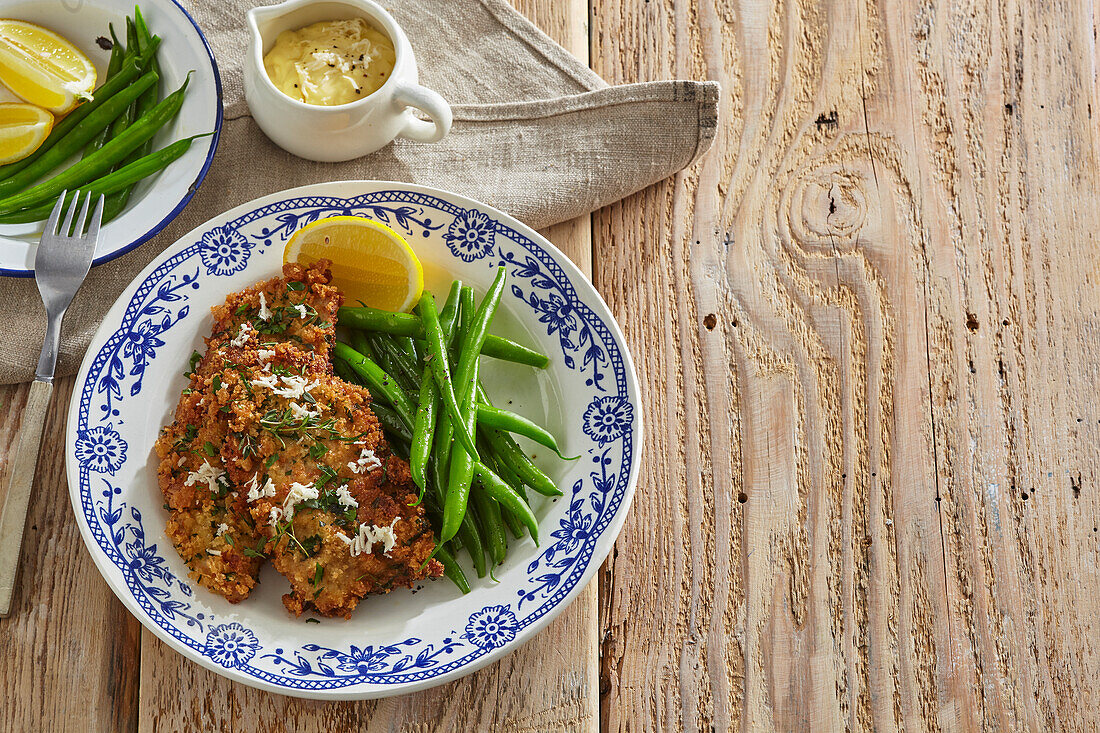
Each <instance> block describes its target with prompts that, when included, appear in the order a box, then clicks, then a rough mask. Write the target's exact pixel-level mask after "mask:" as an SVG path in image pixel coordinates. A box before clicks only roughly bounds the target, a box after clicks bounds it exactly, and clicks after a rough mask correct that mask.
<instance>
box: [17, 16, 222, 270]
mask: <svg viewBox="0 0 1100 733" xmlns="http://www.w3.org/2000/svg"><path fill="white" fill-rule="evenodd" d="M3 5H4V7H3V17H5V18H18V19H20V20H26V21H30V22H32V23H37V24H39V25H41V26H44V27H46V28H49V29H50V30H53V31H55V32H57V33H60V34H61V35H63V36H64V37H66V38H68V39H69V40H70V41H72V42H73V43H74V44H75V45H76V46H77V47H78V48H79V49H80V50H81V51H83V52H84V53H85V54H87V55H88V58H90V59H91V60H92V62H93V63H94V64H95V65H96V70H97V71H98V72H99V82H100V83H102V82H103V78H104V72H105V71H106V69H107V60H108V59H109V58H110V55H111V52H110V51H108V50H105V49H103V48H101V47H100V46H99V45H98V44H97V43H96V39H98V38H99V37H101V36H103V37H106V36H107V25H108V23H113V24H114V27H115V33H116V34H118V35H119V36H120V37H122V38H125V36H126V15H127V13H129V14H130V15H133V13H134V0H65V1H63V2H42V0H5V2H4V4H3ZM141 14H142V16H144V18H145V20H146V22H147V23H148V24H149V29H150V31H152V32H153V33H155V34H157V35H159V36H160V38H161V45H160V49H159V50H158V51H157V63H158V64H160V71H161V82H160V85H161V94H167V93H168V92H169V91H171V90H174V89H178V88H179V86H180V85H181V84H182V83H183V80H184V78H185V77H186V76H187V75H188V74H189V73H190V74H191V82H190V84H189V85H188V87H187V97H186V98H185V99H184V102H183V107H182V108H181V109H180V112H179V114H178V115H177V116H176V118H175V119H174V120H172V121H171V122H169V123H168V124H167V125H165V126H164V127H163V128H162V129H161V130H160V131H159V132H158V133H157V135H156V137H154V138H153V147H154V149H160V148H163V147H164V146H165V145H167V144H168V143H170V142H172V141H173V140H180V139H182V138H185V137H189V136H191V135H198V134H200V133H204V132H213V133H214V134H213V135H212V136H211V137H204V138H201V139H199V140H196V141H195V142H194V143H192V144H191V147H190V148H188V150H187V152H186V153H184V154H183V157H181V158H180V159H179V160H176V161H174V162H173V163H172V164H171V165H170V166H168V167H167V168H165V169H164V170H163V171H161V172H159V173H157V174H156V175H154V176H150V177H149V178H147V179H145V180H143V181H141V182H139V183H138V184H137V185H136V186H134V190H133V193H132V194H131V196H130V202H129V204H128V205H127V207H126V210H125V211H123V212H122V213H121V214H119V215H118V216H117V217H116V218H115V219H113V220H112V221H110V222H108V223H107V224H104V225H103V229H102V231H101V232H100V236H99V243H98V244H97V246H96V251H95V260H94V261H93V264H96V265H99V264H102V263H104V262H107V261H109V260H112V259H114V258H115V257H118V256H119V255H122V254H125V253H126V252H129V251H130V250H132V249H133V248H135V247H137V246H138V245H140V244H142V243H143V242H146V241H148V240H149V238H151V237H152V236H153V235H154V234H156V233H157V232H159V231H160V230H161V229H163V228H164V227H165V226H167V225H168V222H170V221H172V219H174V218H175V217H176V215H177V214H179V213H180V212H181V211H182V210H183V207H184V206H185V205H186V204H187V202H188V201H190V200H191V197H192V196H193V195H194V194H195V191H196V190H197V189H198V187H199V185H200V184H201V183H202V179H203V178H204V177H205V176H206V171H207V169H208V168H209V167H210V163H211V161H213V159H214V151H215V150H217V147H218V133H219V132H220V131H221V125H222V83H221V77H219V75H218V65H217V63H216V62H215V61H214V54H213V53H212V52H211V50H210V46H208V45H207V43H206V38H205V37H203V35H202V31H200V30H199V26H198V25H197V24H196V23H195V21H194V20H193V19H192V18H191V16H190V15H188V13H187V11H186V10H184V9H183V6H182V5H181V4H180V3H178V2H176V0H141ZM15 99H16V98H15V96H14V95H12V94H11V92H8V91H7V90H6V89H5V88H3V87H2V86H0V101H9V100H12V101H14V100H15ZM74 161H75V157H74ZM41 235H42V223H41V222H39V223H37V224H2V225H0V275H9V276H13V277H34V256H35V253H36V251H37V249H38V240H39V238H40V237H41Z"/></svg>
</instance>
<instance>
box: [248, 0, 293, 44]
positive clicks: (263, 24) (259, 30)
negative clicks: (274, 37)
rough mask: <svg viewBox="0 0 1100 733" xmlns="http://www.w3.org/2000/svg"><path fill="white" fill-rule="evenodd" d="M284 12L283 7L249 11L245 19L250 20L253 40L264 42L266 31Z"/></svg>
mask: <svg viewBox="0 0 1100 733" xmlns="http://www.w3.org/2000/svg"><path fill="white" fill-rule="evenodd" d="M283 10H284V8H283V6H281V5H268V6H265V7H257V8H252V9H251V10H249V11H248V13H246V16H245V17H247V18H248V30H249V32H250V33H251V34H252V40H254V41H261V42H262V41H263V37H264V30H266V28H267V26H268V25H269V24H270V23H271V21H272V20H274V19H275V18H277V17H279V15H281V14H282V13H283Z"/></svg>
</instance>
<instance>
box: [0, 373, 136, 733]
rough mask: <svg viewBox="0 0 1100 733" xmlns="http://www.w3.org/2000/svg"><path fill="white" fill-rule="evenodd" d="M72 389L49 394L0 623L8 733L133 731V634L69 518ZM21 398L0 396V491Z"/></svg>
mask: <svg viewBox="0 0 1100 733" xmlns="http://www.w3.org/2000/svg"><path fill="white" fill-rule="evenodd" d="M72 388H73V379H72V378H68V379H62V380H59V381H58V382H57V384H56V386H55V389H54V394H53V401H52V403H51V405H50V410H49V414H48V416H47V419H46V428H45V431H44V440H43V446H42V453H41V455H40V456H39V463H38V473H37V476H36V480H35V486H34V491H33V493H32V496H31V503H30V510H29V514H28V517H27V527H26V533H25V535H24V540H23V558H22V563H23V568H22V573H21V575H20V578H19V584H18V587H17V589H16V594H15V599H14V605H13V606H12V614H11V616H10V617H9V618H6V619H3V620H0V650H2V658H3V664H0V685H2V686H3V689H4V690H5V691H6V693H5V695H4V696H3V699H2V700H0V721H3V725H4V726H5V727H9V728H10V729H11V730H45V729H50V730H95V731H120V732H122V731H132V730H136V729H137V689H138V662H139V656H138V652H139V643H140V629H141V625H140V624H139V623H138V621H137V620H136V619H135V618H134V617H133V616H131V615H130V613H129V612H128V611H127V610H126V609H125V608H124V607H123V605H122V604H121V603H120V602H119V601H118V600H117V599H116V598H115V596H114V593H112V592H111V590H110V588H108V587H107V584H106V583H105V582H104V581H103V579H102V578H101V577H100V575H99V572H98V571H97V570H96V569H95V566H94V564H93V563H92V559H91V557H90V556H89V555H88V553H87V551H86V550H85V549H84V543H83V542H82V541H81V539H80V532H79V530H78V529H77V526H76V520H75V519H74V517H73V511H72V505H71V504H70V502H69V489H68V486H67V484H66V480H65V467H64V450H65V443H64V432H65V420H66V414H67V412H68V405H69V397H70V395H71V394H72ZM27 389H28V385H17V386H3V387H0V464H2V465H0V486H2V487H6V486H7V478H6V476H7V470H8V459H9V457H10V447H11V446H12V445H13V443H14V439H15V435H16V433H17V430H18V425H19V423H20V414H21V412H22V409H23V406H24V405H25V404H26V395H27ZM3 490H4V489H0V491H3ZM0 500H2V497H0Z"/></svg>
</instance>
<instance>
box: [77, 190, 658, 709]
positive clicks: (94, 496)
mask: <svg viewBox="0 0 1100 733" xmlns="http://www.w3.org/2000/svg"><path fill="white" fill-rule="evenodd" d="M335 215H357V216H366V217H370V218H373V219H376V220H379V221H382V222H383V223H386V224H388V225H390V226H391V227H393V228H395V229H397V230H399V231H401V232H402V233H403V234H404V235H406V236H408V237H410V238H413V237H418V236H423V237H427V236H431V235H432V234H433V233H434V234H437V235H441V236H442V237H443V240H444V241H445V242H446V244H447V247H448V248H449V249H450V250H451V252H452V253H453V254H454V256H455V257H457V258H460V259H462V260H463V261H465V262H474V261H478V260H482V261H484V263H485V264H486V266H487V267H497V266H500V265H503V266H505V267H506V268H507V269H508V272H509V279H510V282H511V283H512V287H511V293H512V296H513V297H514V298H515V299H516V300H517V301H518V302H519V303H521V304H522V305H523V307H527V308H530V309H531V311H532V312H533V314H534V315H535V316H536V317H537V321H538V322H539V323H541V324H543V325H544V326H545V328H546V332H547V334H548V335H550V336H553V337H555V338H556V340H557V343H558V345H559V347H560V353H559V354H552V357H554V358H560V359H561V361H562V363H563V364H565V365H566V367H567V368H568V369H570V370H572V371H575V372H578V373H579V374H580V375H581V376H582V377H583V379H584V384H585V385H586V390H587V392H588V394H586V395H584V396H583V398H584V399H585V400H586V404H587V409H585V411H584V415H583V424H582V425H580V426H579V428H580V430H582V431H583V433H584V435H585V436H587V438H588V439H589V440H590V441H591V442H590V444H589V449H588V450H587V451H586V454H587V456H588V458H586V459H584V460H590V461H591V470H590V471H589V473H588V475H587V477H585V478H580V479H578V480H577V481H576V482H575V483H574V484H573V486H572V487H571V489H570V490H569V491H567V499H568V501H569V505H568V510H567V511H566V512H565V516H564V517H563V518H561V519H560V521H558V523H557V526H556V527H555V528H553V530H552V531H550V532H548V534H549V536H550V537H551V541H550V542H544V544H543V546H542V548H541V549H540V553H541V554H539V556H538V557H537V558H536V559H535V560H533V561H531V562H530V563H529V565H528V566H527V568H526V571H527V577H526V581H525V582H524V583H523V584H522V587H521V588H520V589H519V591H518V593H517V595H516V597H515V599H514V601H513V602H511V603H503V604H502V603H495V604H494V605H487V606H484V607H482V608H480V609H478V610H476V611H475V612H473V613H472V614H470V615H469V616H468V617H467V618H465V620H456V626H455V628H453V629H450V630H449V633H441V634H439V635H437V637H436V638H432V639H421V638H416V637H410V638H407V639H403V640H401V641H399V642H396V643H393V644H388V645H382V646H370V645H368V646H356V645H354V644H352V645H349V646H347V647H344V648H339V649H337V648H330V647H325V646H321V645H318V644H301V645H300V646H299V647H297V648H289V647H286V646H283V645H273V644H272V645H269V644H267V643H266V641H265V640H264V639H261V638H259V637H258V636H257V635H256V633H254V631H253V630H252V629H249V628H248V627H247V626H244V625H242V624H241V623H239V622H238V621H229V620H228V619H222V618H218V617H216V616H215V615H214V614H211V613H210V612H209V611H205V612H204V611H202V610H200V608H199V606H200V605H201V604H198V603H196V599H195V594H196V591H195V590H193V589H192V588H191V585H190V582H189V580H188V579H187V578H186V577H177V576H176V575H175V574H174V573H173V572H172V570H171V569H170V567H169V562H168V560H167V557H169V556H171V555H173V554H174V552H175V551H174V549H173V548H172V547H171V546H170V545H168V544H167V543H165V545H166V546H164V547H160V546H158V545H157V544H151V543H150V541H149V539H148V538H149V536H150V534H149V533H147V532H146V530H145V528H144V526H143V522H144V521H145V520H146V519H147V518H145V517H142V515H141V512H140V511H139V510H138V509H137V508H136V507H134V506H129V505H128V504H127V503H126V502H125V501H123V497H122V493H123V492H122V488H121V487H120V486H119V485H117V484H116V482H115V481H114V479H113V477H114V476H115V474H116V473H117V472H118V471H119V469H120V468H121V467H122V466H123V465H124V463H125V461H126V460H127V458H128V455H130V456H131V457H133V458H134V459H136V460H143V461H144V460H146V459H145V458H144V456H143V455H137V456H135V455H134V454H135V453H136V454H141V453H142V452H143V451H147V446H141V447H133V448H131V447H130V446H128V445H127V441H126V439H125V437H124V436H123V434H122V433H121V432H120V431H119V430H118V429H116V425H115V424H114V423H113V422H112V421H117V420H118V419H119V415H120V410H119V408H120V406H123V405H125V404H126V403H127V402H128V401H131V400H138V399H140V396H141V393H142V391H143V389H144V388H145V385H144V383H143V381H142V379H143V376H144V374H145V371H146V369H147V367H148V365H149V364H151V363H152V362H153V360H154V359H155V358H156V356H157V351H158V349H159V348H161V347H162V346H164V344H165V341H164V338H163V337H164V335H165V334H166V333H167V332H168V331H170V330H171V329H173V328H175V327H177V326H178V324H179V323H181V322H182V321H184V320H185V319H187V318H188V317H189V315H190V314H191V307H190V305H189V304H188V299H189V293H191V292H193V291H194V290H197V289H198V288H199V281H200V278H203V279H211V278H219V277H223V276H227V275H232V274H234V273H237V272H240V271H241V270H243V269H244V268H245V267H246V266H247V264H248V261H249V259H250V257H251V256H252V254H253V253H254V252H257V251H259V252H264V251H266V249H267V248H269V247H273V246H274V247H278V248H279V249H281V248H282V243H284V242H285V241H286V239H287V238H288V237H289V236H290V234H292V233H293V232H294V231H296V230H297V229H299V228H300V227H302V226H304V225H305V224H308V223H310V222H312V221H316V220H317V219H319V218H322V217H327V216H335ZM628 371H629V366H628V363H627V361H624V355H623V352H622V350H621V348H620V346H619V344H618V343H617V341H616V339H615V337H614V334H613V332H612V330H611V329H609V328H608V326H607V324H606V323H604V321H603V320H602V319H601V318H600V316H598V315H597V314H596V313H595V312H594V311H593V310H592V309H591V308H590V307H589V306H588V305H587V304H586V303H584V302H583V301H582V300H581V299H580V297H579V296H578V294H577V292H576V290H575V288H574V286H573V284H572V283H571V282H570V281H569V279H568V276H567V275H566V273H565V272H564V271H563V270H562V269H561V267H560V266H559V265H558V264H557V262H556V261H555V260H554V258H553V257H552V256H551V255H550V254H549V253H548V252H546V251H545V250H544V249H543V248H542V247H541V246H539V245H538V244H537V243H535V242H534V241H532V240H531V239H529V238H528V237H527V236H525V235H523V234H522V233H520V232H518V231H516V230H515V229H513V228H511V227H509V226H506V225H505V224H503V223H501V222H498V221H495V220H493V219H492V218H491V217H489V216H488V215H487V214H485V213H484V212H482V211H479V210H474V209H463V208H462V207H460V206H457V205H455V204H452V203H450V202H448V201H445V200H443V199H440V198H438V197H435V196H432V195H428V194H426V193H422V192H419V191H415V190H385V191H377V192H374V193H369V194H365V195H362V196H357V197H354V198H349V199H345V198H338V197H331V196H303V197H300V198H293V199H285V200H281V201H277V202H275V203H272V204H269V205H266V206H261V207H259V208H257V209H254V210H252V211H249V212H248V213H246V214H244V215H243V216H240V217H238V218H236V219H234V220H232V221H230V222H228V223H227V224H225V225H224V226H216V227H211V228H210V229H208V230H206V231H204V232H202V233H201V234H200V235H199V236H198V237H196V238H194V241H192V242H191V243H190V244H187V245H186V246H185V247H184V248H183V249H182V250H181V251H179V252H178V253H176V254H175V255H173V256H171V257H170V258H168V259H167V260H166V261H165V262H164V263H162V264H161V265H160V266H158V267H157V268H155V269H154V270H153V271H152V272H151V273H150V274H149V275H148V276H147V277H146V278H145V279H144V280H143V281H142V282H141V283H140V285H139V286H138V288H137V290H136V292H135V293H134V295H133V296H132V298H131V299H130V301H129V303H128V304H127V306H126V308H125V311H124V313H123V316H122V318H121V321H120V325H119V328H118V329H117V330H116V331H114V332H113V333H112V334H111V335H110V336H109V337H108V338H107V339H106V341H105V343H104V344H103V346H102V347H101V348H100V349H99V350H98V351H97V352H96V353H95V355H94V358H93V359H92V361H91V364H90V367H89V368H88V371H87V373H86V375H85V377H84V378H83V381H82V382H81V383H80V384H79V385H78V388H79V390H80V391H79V402H78V403H77V404H78V414H77V417H76V433H75V459H76V461H77V465H78V467H79V477H78V499H79V510H80V512H81V513H82V514H83V519H84V521H85V522H86V523H87V528H88V530H89V531H90V533H91V535H92V537H93V538H94V542H95V543H96V545H98V548H99V549H100V550H101V551H102V553H103V554H104V555H105V556H106V558H107V560H108V561H109V563H110V564H112V565H113V566H114V567H115V568H117V570H118V571H119V572H120V573H121V575H122V578H123V579H124V582H125V585H126V590H127V592H128V593H129V595H130V598H131V599H132V600H133V602H134V603H136V604H137V606H139V607H140V608H141V610H142V612H144V614H145V615H146V616H147V619H148V623H151V624H152V625H155V626H156V627H157V628H159V629H160V630H161V631H163V632H164V633H165V634H167V635H169V636H171V637H172V638H174V639H176V640H177V641H178V642H179V643H180V644H182V645H184V646H186V647H188V648H189V649H190V650H193V652H194V653H195V654H196V655H199V656H202V657H205V658H206V659H208V660H210V661H211V662H213V663H214V664H216V665H219V666H221V667H224V668H226V669H232V670H235V671H236V672H238V673H240V674H243V675H245V676H247V677H249V678H251V679H253V680H256V681H258V682H262V683H266V684H268V685H273V686H278V687H281V688H285V689H287V690H311V691H315V690H326V689H336V688H344V687H348V686H354V685H396V684H404V683H410V682H420V681H424V680H429V679H431V678H434V677H438V676H440V675H444V674H446V673H448V672H451V671H454V670H456V669H459V668H462V667H465V666H468V665H470V664H471V663H474V662H476V661H477V660H479V659H480V658H482V657H484V656H485V655H486V654H489V653H491V652H493V651H494V650H497V649H500V648H502V647H504V646H506V645H507V644H509V643H510V642H512V641H513V640H514V639H515V638H516V637H517V635H518V634H520V633H521V632H522V631H523V630H524V629H525V628H527V627H529V626H531V625H532V624H535V623H537V622H538V621H539V619H541V618H543V617H544V616H545V615H546V614H547V613H549V612H550V611H551V610H553V609H554V608H555V607H556V606H558V605H559V604H561V603H562V602H563V601H564V600H565V599H566V597H567V596H568V595H569V594H570V593H571V592H572V591H573V590H574V589H575V588H576V587H577V584H578V583H579V582H580V580H581V578H582V577H583V576H584V574H585V571H586V570H587V569H588V567H589V566H590V564H591V562H592V559H593V553H594V551H595V549H596V545H597V541H598V540H599V539H600V537H601V535H602V534H603V533H604V532H605V531H607V529H608V527H609V526H610V525H611V523H612V522H613V520H614V519H615V517H616V514H617V512H618V511H619V509H620V507H621V506H622V504H623V501H624V499H625V498H626V497H627V496H628V495H629V482H630V476H631V473H632V472H631V467H632V464H633V461H634V452H635V437H636V435H635V433H636V430H637V428H638V425H639V422H638V420H637V409H636V405H634V404H633V403H632V402H631V399H632V398H631V395H630V394H629V380H628ZM570 397H574V395H570ZM576 397H577V398H578V399H580V398H581V395H576ZM151 521H153V522H154V523H160V522H162V521H163V517H159V516H158V517H154V518H153V519H152V520H151ZM547 529H550V528H549V527H548V528H547ZM197 592H199V593H205V592H206V591H203V590H199V591H197ZM494 600H500V599H499V596H498V597H496V598H495V599H494Z"/></svg>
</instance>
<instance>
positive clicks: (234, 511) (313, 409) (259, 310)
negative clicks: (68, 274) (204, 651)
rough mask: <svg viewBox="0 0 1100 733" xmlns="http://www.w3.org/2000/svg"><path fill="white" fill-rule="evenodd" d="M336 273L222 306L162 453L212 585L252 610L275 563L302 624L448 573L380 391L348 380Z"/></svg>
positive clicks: (287, 270)
mask: <svg viewBox="0 0 1100 733" xmlns="http://www.w3.org/2000/svg"><path fill="white" fill-rule="evenodd" d="M327 268H328V262H326V261H323V260H322V261H320V262H318V263H316V264H314V265H313V266H310V267H302V266H300V265H297V264H293V263H291V264H287V265H284V266H283V277H281V278H273V279H271V280H268V281H265V282H262V283H259V284H257V285H255V286H253V287H251V288H247V289H245V290H242V291H240V292H238V293H234V294H232V295H230V296H229V297H228V298H227V299H226V302H225V303H224V304H223V305H220V306H216V307H215V308H213V309H212V311H213V314H214V318H215V324H214V328H213V330H212V334H211V336H210V337H209V338H208V339H206V343H207V352H206V354H205V356H202V357H201V358H200V359H199V361H198V364H197V365H193V370H192V373H191V374H190V380H191V381H190V385H189V387H188V388H187V389H186V390H184V394H183V396H182V397H181V399H180V403H179V406H178V407H177V411H176V420H175V422H174V423H173V424H172V425H170V426H168V427H167V428H165V429H164V431H163V432H162V435H161V438H160V440H158V442H157V453H158V455H159V456H160V457H161V468H160V479H161V488H162V490H163V491H164V494H165V497H166V498H167V499H168V504H167V507H168V508H169V511H170V513H171V517H170V519H169V522H168V532H169V535H170V536H171V537H172V540H173V543H174V544H175V545H176V548H177V550H179V552H180V555H181V556H182V557H183V558H184V560H185V561H186V562H187V563H188V566H189V567H190V568H191V571H192V572H191V575H192V577H194V578H196V580H197V581H198V582H199V583H200V584H202V585H204V586H205V587H207V588H209V589H210V590H212V591H214V592H216V593H220V594H222V595H224V596H226V598H228V599H229V600H230V601H233V602H237V601H239V600H242V599H243V598H245V597H247V595H248V593H249V591H250V590H251V589H252V587H253V586H254V585H255V583H256V575H257V573H258V571H259V567H260V563H261V562H262V559H263V558H264V557H268V556H269V557H270V558H271V560H272V564H273V565H274V566H275V568H276V569H277V570H278V571H279V572H281V573H282V574H283V575H284V576H286V577H287V579H288V580H289V581H290V585H291V592H290V593H288V594H287V595H285V596H284V597H283V602H284V604H285V605H286V607H287V608H288V609H289V610H290V611H291V612H293V613H295V614H301V613H302V612H303V611H304V610H306V609H308V608H312V609H315V610H317V611H318V612H319V613H321V614H323V615H327V616H343V617H345V618H347V617H350V615H351V612H352V610H353V609H354V608H355V607H356V605H357V604H358V602H359V600H360V599H361V598H363V597H364V596H366V595H368V594H371V593H385V592H389V591H390V590H391V589H392V588H395V587H401V586H411V585H412V584H413V583H414V582H415V581H417V580H420V579H423V578H429V577H438V576H440V575H441V574H442V571H443V568H442V566H441V565H440V564H439V562H437V561H436V560H429V559H428V558H429V557H430V555H431V552H432V550H433V548H434V539H433V536H432V528H431V525H430V523H429V522H428V520H427V518H426V517H425V515H424V508H423V507H422V506H416V507H413V506H410V504H412V503H413V502H414V501H415V499H416V496H417V492H416V489H415V487H414V485H413V483H412V480H411V478H410V476H409V470H408V464H406V463H405V462H404V461H402V460H401V459H399V458H397V457H395V456H393V455H391V453H390V451H389V448H388V446H387V445H386V443H385V441H384V440H383V438H382V431H381V428H380V427H379V425H378V421H377V419H376V418H375V417H374V413H373V412H371V410H370V399H371V398H370V393H369V392H368V391H367V390H366V389H364V388H362V387H358V386H355V385H351V384H348V383H346V382H344V381H343V380H340V379H338V378H336V377H334V376H333V375H332V365H331V361H330V351H331V348H332V343H333V341H334V339H335V320H336V311H337V309H338V308H339V306H340V302H341V300H342V298H341V296H340V294H339V292H338V291H337V290H336V289H335V288H333V287H332V286H330V285H329V284H328V283H329V273H328V270H327Z"/></svg>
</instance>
